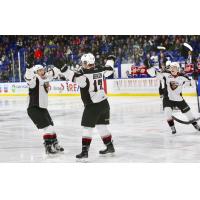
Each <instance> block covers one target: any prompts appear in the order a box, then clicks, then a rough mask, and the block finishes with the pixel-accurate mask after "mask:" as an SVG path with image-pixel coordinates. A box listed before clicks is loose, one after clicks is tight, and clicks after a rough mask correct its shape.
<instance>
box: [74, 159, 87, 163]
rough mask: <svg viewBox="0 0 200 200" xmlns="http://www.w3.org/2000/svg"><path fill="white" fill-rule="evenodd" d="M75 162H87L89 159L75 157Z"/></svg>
mask: <svg viewBox="0 0 200 200" xmlns="http://www.w3.org/2000/svg"><path fill="white" fill-rule="evenodd" d="M76 162H77V163H88V162H89V159H88V158H76Z"/></svg>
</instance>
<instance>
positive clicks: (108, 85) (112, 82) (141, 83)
mask: <svg viewBox="0 0 200 200" xmlns="http://www.w3.org/2000/svg"><path fill="white" fill-rule="evenodd" d="M158 87H159V80H158V79H156V78H141V79H140V78H138V79H109V80H106V81H105V82H104V88H105V91H106V93H107V94H108V96H158V95H159V94H158ZM27 94H28V85H27V83H25V82H22V83H0V96H26V95H27ZM49 95H50V96H80V88H79V86H78V85H77V84H75V83H72V82H66V81H55V82H51V83H50V90H49ZM183 95H185V96H195V84H194V82H192V86H190V87H185V88H184V89H183Z"/></svg>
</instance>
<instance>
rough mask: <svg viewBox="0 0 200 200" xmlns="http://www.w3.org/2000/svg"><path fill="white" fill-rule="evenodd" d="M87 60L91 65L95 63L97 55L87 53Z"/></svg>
mask: <svg viewBox="0 0 200 200" xmlns="http://www.w3.org/2000/svg"><path fill="white" fill-rule="evenodd" d="M87 62H88V64H89V65H93V64H95V57H94V55H93V54H92V53H88V54H87Z"/></svg>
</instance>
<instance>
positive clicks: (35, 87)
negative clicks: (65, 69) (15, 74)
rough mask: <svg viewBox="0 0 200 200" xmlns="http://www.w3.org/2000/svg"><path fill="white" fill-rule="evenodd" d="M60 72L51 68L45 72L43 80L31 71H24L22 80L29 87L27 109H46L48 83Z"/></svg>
mask: <svg viewBox="0 0 200 200" xmlns="http://www.w3.org/2000/svg"><path fill="white" fill-rule="evenodd" d="M59 73H60V70H58V69H57V68H55V67H54V68H53V69H52V70H50V71H49V72H46V74H45V79H42V78H41V77H40V76H38V75H37V74H35V73H34V72H33V69H26V73H25V75H24V79H25V81H26V82H27V84H28V86H29V96H28V107H34V106H36V107H40V108H47V106H48V91H49V87H50V85H49V82H50V81H51V80H53V78H56V77H57V76H58V74H59Z"/></svg>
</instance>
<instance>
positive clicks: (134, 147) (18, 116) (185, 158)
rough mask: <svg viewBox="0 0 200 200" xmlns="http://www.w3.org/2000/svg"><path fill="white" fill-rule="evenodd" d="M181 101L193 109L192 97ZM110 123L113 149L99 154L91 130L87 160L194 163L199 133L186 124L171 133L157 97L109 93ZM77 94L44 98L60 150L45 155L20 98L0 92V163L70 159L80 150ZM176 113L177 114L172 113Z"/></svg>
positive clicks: (199, 155) (199, 150) (199, 144)
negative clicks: (111, 95)
mask: <svg viewBox="0 0 200 200" xmlns="http://www.w3.org/2000/svg"><path fill="white" fill-rule="evenodd" d="M186 101H187V102H188V103H189V105H190V106H191V108H192V111H193V112H194V113H195V114H196V115H198V114H197V105H196V98H195V97H187V98H186ZM109 102H110V106H111V124H110V125H109V129H110V131H111V132H112V134H113V139H114V144H115V148H116V153H115V155H114V156H112V157H109V156H108V157H100V156H99V155H98V151H99V150H100V149H102V148H104V145H103V144H102V141H101V139H100V137H99V136H98V134H97V133H96V134H94V136H93V141H92V144H91V148H90V152H89V162H120V163H122V162H125V163H127V162H199V161H200V133H199V132H197V131H196V130H195V129H194V128H193V127H192V126H191V125H183V124H178V123H176V128H177V132H178V133H177V134H176V135H171V132H170V129H169V127H168V125H167V123H166V121H165V118H164V114H163V112H162V111H161V108H160V105H161V100H160V99H159V97H110V98H109ZM82 111H83V105H82V102H81V100H80V97H50V98H49V112H50V114H51V116H52V119H53V120H54V123H55V127H56V130H57V135H58V137H59V141H60V143H61V144H62V145H63V146H64V148H65V153H64V154H59V155H56V156H53V157H49V156H46V155H45V153H44V147H43V144H42V142H43V141H42V135H40V134H39V133H38V131H37V129H36V127H35V126H34V125H33V123H32V121H31V120H30V119H29V118H28V115H27V113H26V97H0V162H62V163H65V162H76V160H75V155H76V154H77V153H80V151H81V135H82V128H81V126H80V121H81V115H82ZM175 114H176V115H179V117H182V116H181V114H180V113H175Z"/></svg>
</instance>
